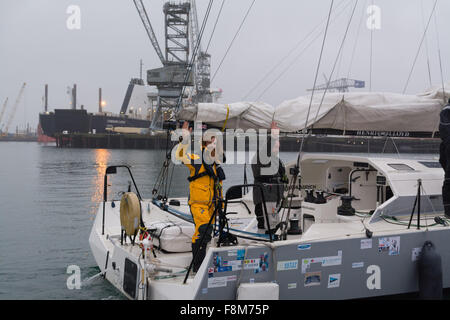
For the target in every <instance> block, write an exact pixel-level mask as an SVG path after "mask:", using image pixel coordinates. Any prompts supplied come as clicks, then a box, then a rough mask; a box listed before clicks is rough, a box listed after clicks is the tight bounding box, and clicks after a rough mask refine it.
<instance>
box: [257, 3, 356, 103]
mask: <svg viewBox="0 0 450 320" xmlns="http://www.w3.org/2000/svg"><path fill="white" fill-rule="evenodd" d="M350 3H351V1H349V2H348V3H347V5H345V7H344V8H343V10H342V11H341V12H339V13H338V14H336V15H335V16H334V17H333V19H331V21H330V23H331V22H333V21H334V20H335V19H337V18H338V17H339V16H340V15H341V14H342V13H343V12H344V11H345V9H346V8H347V7H348V5H349V4H350ZM322 23H323V22H322ZM311 34H312V33H311ZM321 35H322V32H320V33H319V34H317V35H316V36H315V37H314V38H313V39H312V40H311V41H310V42H309V43H308V44H307V45H306V47H304V48H303V50H302V51H301V52H300V53H299V54H298V55H297V56H295V58H294V59H293V60H292V62H291V63H290V64H288V65H287V66H286V68H284V69H283V71H281V72H280V73H279V75H278V76H277V77H276V78H275V79H274V80H273V81H272V82H271V83H270V84H269V85H268V86H267V87H266V88H265V89H264V90H263V91H262V92H261V94H260V95H259V96H258V97H257V98H256V100H259V99H261V97H263V96H264V95H265V94H266V93H267V92H268V91H269V90H270V89H271V88H272V87H273V85H274V84H275V83H276V82H277V81H278V80H279V79H280V78H281V77H282V76H283V75H284V74H285V73H286V72H287V71H288V70H291V69H292V65H293V64H294V63H295V62H296V61H297V60H298V59H300V57H301V56H302V55H303V54H304V53H305V52H306V50H308V49H309V48H310V47H311V46H312V45H313V44H314V42H315V41H316V40H317V39H319V37H320V36H321ZM304 39H305V40H306V39H307V37H306V38H304ZM282 62H284V61H281V62H280V65H281V64H282ZM277 67H278V65H277V66H275V67H274V68H273V69H274V70H275V69H276V68H277ZM264 80H265V78H264V79H262V80H261V81H260V83H262V82H263V81H264ZM258 86H259V85H258Z"/></svg>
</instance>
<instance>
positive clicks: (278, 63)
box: [241, 0, 348, 100]
mask: <svg viewBox="0 0 450 320" xmlns="http://www.w3.org/2000/svg"><path fill="white" fill-rule="evenodd" d="M344 2H345V0H342V1H341V2H340V3H339V5H338V6H337V7H336V8H338V7H340V6H341V5H342V4H343V3H344ZM347 6H348V4H347V5H346V7H347ZM325 19H326V18H325ZM325 19H323V20H322V21H321V22H320V23H319V24H317V25H316V26H315V27H314V28H313V29H312V30H311V31H310V32H309V33H308V34H307V35H306V36H305V37H303V38H302V39H301V40H300V41H298V42H297V43H296V44H295V46H294V47H292V49H291V50H289V52H288V53H287V54H286V55H285V56H283V57H282V58H281V59H280V60H279V61H278V62H277V63H276V64H275V65H274V66H273V67H272V68H271V69H270V70H269V71H268V72H267V73H266V74H265V75H264V76H263V77H262V78H261V79H260V80H259V81H258V82H257V83H256V85H255V86H254V87H252V88H251V89H250V91H249V92H247V94H246V95H245V96H244V97H243V98H242V99H241V100H245V99H247V98H248V97H249V96H250V95H251V94H252V93H253V92H254V91H255V90H256V89H257V88H258V87H259V86H260V85H261V84H262V83H263V82H264V81H265V80H266V79H267V78H268V77H269V76H270V75H271V74H272V73H273V72H274V71H275V70H277V69H278V67H279V66H280V65H282V64H283V62H285V61H286V60H287V58H289V57H290V56H291V55H292V53H294V51H295V50H297V49H298V48H299V47H300V45H302V44H303V43H304V42H305V41H306V40H307V39H308V38H309V37H310V36H311V35H312V34H313V33H314V32H315V31H316V30H317V29H319V27H321V26H322V24H323V23H324V22H325Z"/></svg>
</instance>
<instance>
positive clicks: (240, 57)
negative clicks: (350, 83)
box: [0, 0, 450, 132]
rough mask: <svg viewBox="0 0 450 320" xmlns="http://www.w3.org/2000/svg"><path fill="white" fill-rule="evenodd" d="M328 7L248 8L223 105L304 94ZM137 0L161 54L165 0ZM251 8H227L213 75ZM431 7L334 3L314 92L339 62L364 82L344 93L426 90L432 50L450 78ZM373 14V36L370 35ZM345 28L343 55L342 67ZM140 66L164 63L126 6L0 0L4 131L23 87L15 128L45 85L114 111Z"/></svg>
mask: <svg viewBox="0 0 450 320" xmlns="http://www.w3.org/2000/svg"><path fill="white" fill-rule="evenodd" d="M332 1H333V0H279V1H274V0H255V2H254V4H253V6H252V8H251V10H250V12H249V14H248V17H247V19H246V20H245V22H244V24H243V26H242V29H241V30H240V32H239V33H238V35H237V37H236V39H235V41H234V43H233V45H232V46H231V48H230V50H229V53H228V54H227V55H226V57H225V59H224V61H223V63H222V66H221V68H220V69H219V70H218V72H217V75H216V77H215V78H214V79H213V83H212V87H214V88H220V89H222V90H223V96H222V98H221V100H220V102H223V103H232V102H237V101H243V100H246V101H263V102H266V103H269V104H273V105H278V104H279V103H281V102H282V101H284V100H289V99H293V98H296V97H298V96H302V95H310V94H311V93H310V92H307V91H306V90H307V89H309V88H312V87H313V84H314V79H315V75H316V70H317V66H318V64H319V56H320V52H321V46H322V41H323V31H324V29H325V25H326V20H327V16H328V12H329V10H330V5H331V3H332ZM143 2H144V4H145V6H146V9H147V12H148V15H149V18H150V21H151V23H152V25H153V28H154V30H155V33H156V35H157V38H158V41H159V45H160V46H161V49H162V50H163V51H164V50H165V48H164V16H163V12H162V7H163V5H164V3H165V2H166V1H163V0H143ZM177 2H179V1H177ZM252 2H253V0H225V2H224V5H223V10H222V13H221V15H220V17H219V20H218V22H217V28H216V30H215V33H214V35H213V37H212V40H211V45H210V48H209V51H208V53H210V54H211V56H212V67H211V69H212V70H211V73H212V74H215V73H216V71H217V68H218V66H219V63H220V61H221V60H222V59H223V57H224V55H225V53H226V51H227V48H228V47H229V45H230V43H231V42H232V39H233V38H234V37H235V35H236V32H237V30H238V28H239V25H240V24H241V22H242V20H243V18H244V16H245V14H246V12H247V10H248V8H249V7H250V5H251V3H252ZM208 3H209V0H197V10H198V15H199V23H200V24H201V23H202V21H203V18H204V15H205V12H206V8H207V6H208ZM355 3H356V7H355V11H354V15H353V18H352V19H351V20H350V16H351V13H352V11H353V8H354V5H355ZM434 3H435V0H334V1H333V8H332V11H331V13H332V15H331V19H330V24H329V28H328V32H327V37H326V41H325V45H324V48H323V55H322V59H321V63H320V68H319V72H318V73H317V75H318V77H317V84H322V83H325V81H326V80H325V79H328V78H329V77H330V74H331V72H332V69H333V65H334V64H335V61H337V63H336V68H335V71H334V73H333V75H332V77H331V78H332V79H337V78H340V77H349V78H351V79H357V80H364V81H366V88H365V89H351V91H356V90H359V91H361V90H366V91H369V89H370V88H371V90H372V91H373V92H378V91H379V92H398V93H402V92H403V90H404V88H405V86H406V83H407V79H408V76H409V74H410V71H411V70H413V72H412V74H411V78H410V81H409V82H408V86H407V87H406V93H408V94H416V93H420V92H423V91H425V90H426V89H427V88H428V87H430V76H429V75H430V74H431V84H433V85H439V84H440V83H441V71H440V61H439V51H440V56H441V64H442V70H443V78H444V81H446V82H447V81H449V79H448V76H447V75H448V72H449V71H450V65H449V64H450V60H449V57H450V43H449V42H448V41H446V40H447V39H448V35H447V34H446V33H447V32H446V31H447V30H449V29H450V21H449V19H448V16H449V13H450V1H446V0H438V4H437V6H436V11H435V15H433V16H432V18H431V20H430V24H429V29H428V31H427V33H426V37H423V35H424V30H425V26H426V25H427V23H428V20H429V17H430V13H431V11H432V8H433V5H434ZM221 4H222V0H214V1H213V6H212V10H211V13H210V16H209V19H208V21H207V25H206V28H205V32H204V37H203V41H202V44H203V47H206V43H207V41H208V40H209V38H210V36H211V33H212V30H213V26H214V23H215V21H216V18H217V16H218V12H219V9H220V7H221ZM370 5H375V6H376V7H377V8H379V14H375V15H373V14H372V13H371V12H369V13H368V12H367V9H368V7H369V6H370ZM71 6H77V7H78V8H79V10H80V11H79V12H80V15H79V22H80V23H79V28H75V29H70V28H68V26H67V22H68V20H69V21H72V20H70V19H71V17H72V15H73V14H72V12H71V11H68V9H69V8H70V7H71ZM371 18H374V19H375V21H376V24H377V27H379V28H377V29H374V30H370V29H369V28H368V27H367V23H368V21H371V20H370V19H371ZM349 21H351V23H350V26H349V29H348V33H347V36H346V40H345V42H343V47H342V48H343V49H342V54H341V55H340V56H339V58H338V59H337V55H338V51H339V48H340V47H341V44H342V39H343V38H344V34H345V31H346V28H347V25H348V23H349ZM311 32H312V33H311ZM308 35H309V36H308ZM305 38H306V39H305ZM422 38H423V41H422V46H421V50H420V51H418V49H419V45H420V43H421V40H422ZM304 39H305V40H304ZM302 40H304V41H302ZM438 43H439V45H438ZM371 48H372V50H371ZM417 52H419V55H418V57H417V61H416V63H415V65H414V68H413V69H412V66H413V62H414V60H415V57H416V54H417ZM371 53H372V54H371ZM370 57H372V59H371V58H370ZM140 59H142V60H143V63H144V69H145V70H146V69H151V68H158V67H160V66H161V62H160V61H159V58H158V56H157V55H156V53H155V50H154V49H153V47H152V45H151V43H150V40H149V39H148V37H147V34H146V32H145V29H144V27H143V25H142V22H141V20H140V18H139V15H138V12H137V10H136V7H135V6H134V3H133V1H132V0H114V1H112V0H1V1H0V107H1V106H2V105H3V102H4V101H5V99H6V98H9V104H8V108H7V109H6V112H5V115H4V117H3V120H2V123H4V122H5V121H6V120H7V119H8V117H9V115H10V113H11V109H12V105H13V104H14V102H15V100H16V98H17V95H18V93H19V90H20V87H21V85H22V84H23V83H24V82H26V83H27V86H26V90H25V93H24V95H23V98H22V100H21V101H20V102H19V104H18V108H17V111H16V114H15V117H14V118H13V121H12V125H11V127H10V132H12V131H13V130H14V129H11V128H15V127H16V126H19V127H20V128H24V127H26V124H27V123H29V124H30V126H31V127H33V128H34V127H36V126H37V124H38V114H39V112H42V111H43V110H44V107H43V99H42V97H43V95H44V85H45V84H48V86H49V109H50V110H53V109H55V108H69V101H70V99H69V96H68V95H67V93H66V91H67V87H68V86H73V84H75V83H76V84H77V88H78V90H77V91H78V98H77V99H78V104H79V105H80V104H83V105H84V108H85V109H87V110H88V111H90V112H96V111H97V109H98V88H100V87H101V88H102V92H103V98H104V100H106V103H107V106H106V110H108V111H111V112H114V113H118V112H119V110H120V107H121V105H122V101H123V98H124V95H125V91H126V89H127V85H128V83H129V81H130V79H131V78H137V77H139V61H140ZM371 60H372V64H371V63H370V61H371ZM428 65H429V66H430V67H429V68H428ZM371 66H372V67H371ZM274 67H275V68H274ZM370 70H372V72H371V71H370ZM370 75H372V76H370ZM370 79H371V81H370ZM369 87H370V88H369ZM0 111H1V110H0Z"/></svg>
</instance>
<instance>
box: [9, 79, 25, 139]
mask: <svg viewBox="0 0 450 320" xmlns="http://www.w3.org/2000/svg"><path fill="white" fill-rule="evenodd" d="M26 85H27V84H26V83H25V82H24V84H23V85H22V87H21V88H20V91H19V95H18V96H17V99H16V102H15V103H14V106H13V108H12V110H11V114H10V115H9V118H8V122H6V127H5V131H4V132H3V135H7V134H8V130H9V126H10V125H11V122H12V120H13V119H14V115H15V114H16V111H17V107H18V106H19V102H20V99H21V98H22V96H23V92H24V90H25V87H26Z"/></svg>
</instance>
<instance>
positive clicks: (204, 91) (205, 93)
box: [190, 0, 212, 102]
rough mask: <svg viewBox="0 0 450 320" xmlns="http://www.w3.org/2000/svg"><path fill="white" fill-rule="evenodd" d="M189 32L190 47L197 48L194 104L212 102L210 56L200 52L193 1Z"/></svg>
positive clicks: (192, 3)
mask: <svg viewBox="0 0 450 320" xmlns="http://www.w3.org/2000/svg"><path fill="white" fill-rule="evenodd" d="M190 5H191V11H190V18H191V23H190V27H191V28H190V32H191V40H192V41H191V42H192V47H193V48H195V47H197V46H198V55H197V56H196V57H195V58H196V59H195V61H194V82H195V91H196V97H195V99H194V100H195V102H212V96H211V94H210V85H211V80H210V78H211V55H210V54H208V53H206V52H204V51H203V50H202V45H201V41H200V30H199V28H198V15H197V5H196V3H195V0H190Z"/></svg>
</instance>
